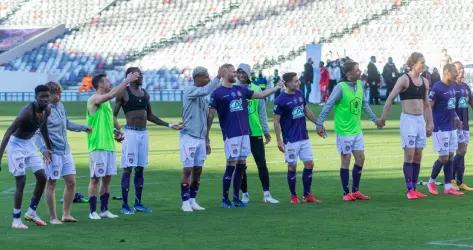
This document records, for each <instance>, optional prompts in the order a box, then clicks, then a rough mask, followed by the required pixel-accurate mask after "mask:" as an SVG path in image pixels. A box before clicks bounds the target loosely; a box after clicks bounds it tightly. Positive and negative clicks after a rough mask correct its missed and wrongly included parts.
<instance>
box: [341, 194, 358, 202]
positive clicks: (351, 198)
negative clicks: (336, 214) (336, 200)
mask: <svg viewBox="0 0 473 250" xmlns="http://www.w3.org/2000/svg"><path fill="white" fill-rule="evenodd" d="M342 199H343V200H344V201H356V197H354V196H353V194H352V193H347V194H344V195H343V197H342Z"/></svg>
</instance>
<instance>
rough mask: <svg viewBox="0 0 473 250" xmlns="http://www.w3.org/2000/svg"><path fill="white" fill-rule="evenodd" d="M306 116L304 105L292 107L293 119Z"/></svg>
mask: <svg viewBox="0 0 473 250" xmlns="http://www.w3.org/2000/svg"><path fill="white" fill-rule="evenodd" d="M301 117H304V106H302V105H300V106H297V107H295V108H294V109H292V119H297V118H301Z"/></svg>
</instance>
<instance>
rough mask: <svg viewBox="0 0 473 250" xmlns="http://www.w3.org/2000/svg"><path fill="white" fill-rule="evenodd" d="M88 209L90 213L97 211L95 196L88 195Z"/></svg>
mask: <svg viewBox="0 0 473 250" xmlns="http://www.w3.org/2000/svg"><path fill="white" fill-rule="evenodd" d="M89 210H90V213H93V212H96V211H97V196H90V197H89Z"/></svg>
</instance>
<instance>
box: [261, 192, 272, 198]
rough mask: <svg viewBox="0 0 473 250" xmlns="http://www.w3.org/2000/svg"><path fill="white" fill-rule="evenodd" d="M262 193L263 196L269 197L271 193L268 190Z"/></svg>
mask: <svg viewBox="0 0 473 250" xmlns="http://www.w3.org/2000/svg"><path fill="white" fill-rule="evenodd" d="M263 195H264V197H270V196H271V193H270V192H269V191H264V192H263Z"/></svg>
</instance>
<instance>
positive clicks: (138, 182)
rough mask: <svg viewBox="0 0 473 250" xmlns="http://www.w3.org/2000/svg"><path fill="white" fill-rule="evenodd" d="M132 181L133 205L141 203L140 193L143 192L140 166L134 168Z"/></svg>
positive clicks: (142, 177)
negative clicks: (133, 187) (133, 190)
mask: <svg viewBox="0 0 473 250" xmlns="http://www.w3.org/2000/svg"><path fill="white" fill-rule="evenodd" d="M133 181H134V183H135V205H141V194H142V193H143V184H144V182H145V179H144V176H143V168H142V167H137V168H135V178H134V179H133Z"/></svg>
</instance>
